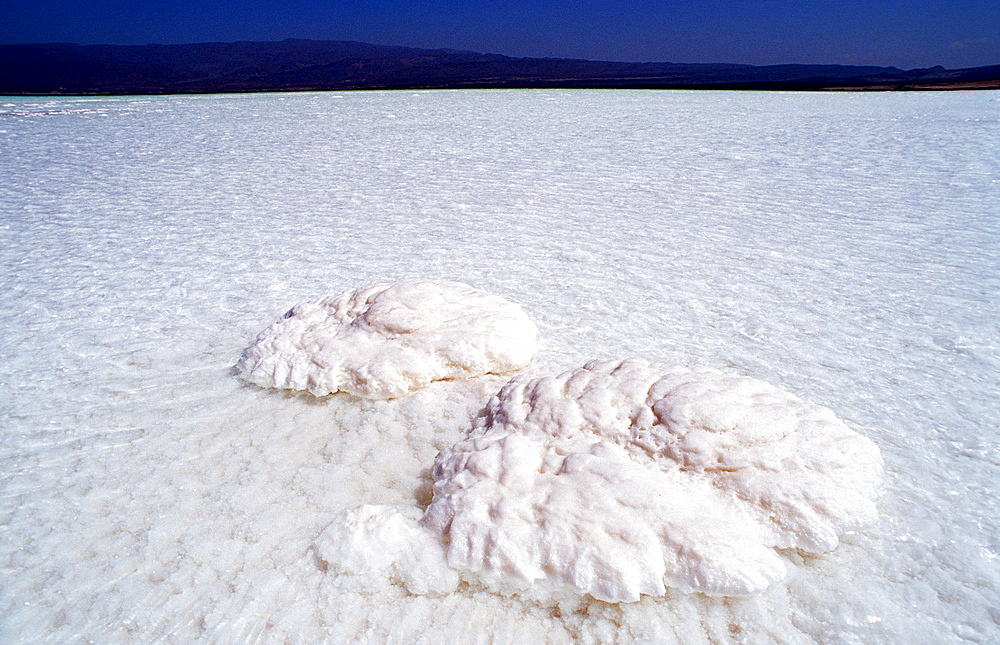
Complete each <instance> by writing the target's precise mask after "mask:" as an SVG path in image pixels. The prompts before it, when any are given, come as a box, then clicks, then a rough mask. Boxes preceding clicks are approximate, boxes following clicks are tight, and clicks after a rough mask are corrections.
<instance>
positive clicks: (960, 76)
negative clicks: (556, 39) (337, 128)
mask: <svg viewBox="0 0 1000 645" xmlns="http://www.w3.org/2000/svg"><path fill="white" fill-rule="evenodd" d="M433 88H712V89H769V90H788V89H794V90H824V89H949V88H959V89H965V88H1000V65H992V66H989V67H973V68H968V69H956V70H947V69H945V68H943V67H931V68H927V69H911V70H901V69H898V68H895V67H872V66H854V65H766V66H756V65H735V64H679V63H616V62H602V61H589V60H577V59H568V58H512V57H509V56H501V55H498V54H478V53H475V52H467V51H456V50H451V49H414V48H410V47H386V46H381V45H369V44H365V43H356V42H341V41H319V40H283V41H281V42H237V43H200V44H193V45H140V46H125V45H72V44H62V43H58V44H44V45H0V94H8V95H17V94H30V95H38V94H180V93H192V92H261V91H293V90H357V89H433Z"/></svg>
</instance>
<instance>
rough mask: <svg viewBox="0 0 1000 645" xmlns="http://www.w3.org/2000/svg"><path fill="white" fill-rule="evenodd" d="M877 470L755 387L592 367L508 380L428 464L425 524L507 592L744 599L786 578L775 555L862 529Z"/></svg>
mask: <svg viewBox="0 0 1000 645" xmlns="http://www.w3.org/2000/svg"><path fill="white" fill-rule="evenodd" d="M881 474H882V460H881V457H880V454H879V451H878V448H877V447H876V446H875V445H874V444H873V443H872V442H871V441H869V440H868V439H866V438H864V437H861V436H860V435H858V434H857V433H855V432H853V431H851V430H850V429H848V428H847V426H846V425H845V424H844V423H843V422H841V421H840V420H839V419H837V417H836V416H835V415H834V414H833V413H832V412H831V411H830V410H828V409H826V408H823V407H819V406H817V405H814V404H811V403H808V402H806V401H803V400H801V399H799V398H797V397H796V396H794V395H792V394H789V393H787V392H784V391H781V390H779V389H777V388H775V387H773V386H771V385H768V384H767V383H764V382H761V381H758V380H755V379H751V378H747V377H741V376H735V375H730V374H727V373H723V372H720V371H716V370H711V369H689V368H685V367H667V366H663V365H657V364H651V363H647V362H644V361H638V360H630V361H625V362H623V363H616V362H600V361H594V362H590V363H588V364H587V365H586V366H585V367H584V368H582V369H578V370H574V371H570V372H566V373H565V374H562V375H560V376H557V377H546V378H537V379H533V380H529V379H527V378H523V377H519V378H515V379H514V380H512V381H511V382H510V383H508V384H507V385H506V386H505V387H504V388H503V389H502V390H501V392H500V393H499V394H498V395H497V396H496V397H494V398H493V400H492V401H491V402H490V405H489V406H488V408H487V410H486V414H485V415H484V416H483V417H482V418H481V420H480V421H479V422H478V423H477V427H476V428H475V429H474V430H473V432H472V433H471V434H470V435H469V436H468V437H467V438H466V439H465V440H463V441H461V442H459V443H457V444H456V445H454V446H453V447H451V448H449V449H446V450H444V451H442V452H441V453H440V454H439V455H438V458H437V460H436V463H435V468H434V477H435V480H436V481H435V484H434V499H433V502H432V503H431V505H430V507H429V508H428V509H427V512H426V515H425V517H424V519H423V524H424V526H425V527H427V528H429V529H431V530H432V531H433V532H435V533H437V534H438V535H439V536H440V538H441V542H442V544H446V545H447V546H446V548H447V561H448V563H449V565H450V566H451V567H452V568H454V569H457V570H459V571H464V572H466V574H465V575H467V574H469V573H471V574H473V575H474V577H477V578H479V579H480V580H482V581H484V582H485V583H486V584H488V585H491V586H497V587H500V588H503V589H508V590H510V589H513V590H515V591H516V590H517V589H518V588H520V589H522V590H528V589H530V588H535V589H536V590H537V588H538V587H539V586H541V587H543V588H548V587H551V588H553V589H558V588H566V587H567V586H569V587H570V588H574V589H575V590H576V591H577V592H580V593H588V594H590V595H592V596H593V597H595V598H597V599H599V600H606V601H609V602H630V601H635V600H638V599H639V596H640V594H649V595H662V594H664V593H665V590H666V588H667V587H674V588H677V589H680V590H682V591H687V592H694V591H697V592H703V593H706V594H711V595H749V594H754V593H758V592H761V591H763V590H764V589H765V588H766V587H768V586H769V585H771V584H773V583H775V582H777V581H779V580H781V579H782V578H783V577H784V576H785V573H786V571H785V560H784V558H783V557H782V556H781V554H780V553H779V552H778V551H777V549H783V548H796V549H800V550H802V551H807V552H823V551H829V550H831V549H834V548H835V547H836V546H837V544H838V535H840V534H843V533H844V532H846V531H849V530H852V529H855V528H858V527H860V526H862V525H864V524H866V523H869V522H871V521H872V520H873V519H874V518H875V515H876V511H875V504H874V498H875V494H876V488H877V486H878V483H879V481H880V479H881Z"/></svg>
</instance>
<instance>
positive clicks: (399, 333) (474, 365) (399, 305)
mask: <svg viewBox="0 0 1000 645" xmlns="http://www.w3.org/2000/svg"><path fill="white" fill-rule="evenodd" d="M536 334H537V332H536V329H535V325H534V323H532V322H531V321H530V320H528V318H527V316H525V314H524V311H522V310H521V307H519V306H518V305H516V304H514V303H511V302H509V301H507V300H504V299H503V298H500V297H498V296H494V295H491V294H488V293H486V292H484V291H480V290H478V289H474V288H472V287H470V286H468V285H465V284H461V283H458V282H432V281H423V282H401V283H398V284H394V285H391V286H390V285H384V284H380V285H375V286H372V287H367V288H365V289H358V290H348V291H345V292H344V293H341V294H340V295H336V296H325V297H322V298H317V299H315V300H310V301H309V302H305V303H302V304H299V305H296V306H295V307H293V308H292V309H291V311H289V312H288V313H286V314H285V315H284V317H282V318H281V319H280V320H278V321H277V322H275V323H274V324H273V325H271V326H270V327H268V328H267V329H265V330H264V331H262V332H261V333H260V335H258V336H257V340H256V341H255V342H254V344H253V345H251V346H250V347H248V348H247V349H246V351H244V352H243V356H242V357H241V358H240V360H239V363H237V366H236V367H237V369H238V371H239V373H240V375H241V376H242V377H243V378H244V379H246V380H247V381H249V382H251V383H255V384H257V385H260V386H263V387H273V388H285V389H290V390H308V391H309V392H311V393H312V394H314V395H316V396H323V395H326V394H332V393H334V392H341V391H343V392H349V393H351V394H354V395H356V396H360V397H364V398H369V399H391V398H395V397H399V396H403V395H405V394H407V393H409V392H411V391H413V390H416V389H418V388H421V387H424V386H426V385H427V384H429V383H430V382H432V381H439V380H445V379H465V378H472V377H476V376H482V375H484V374H504V373H508V372H513V371H515V370H518V369H521V368H523V367H524V366H526V365H527V364H528V363H530V362H531V359H532V358H533V357H534V354H535V348H536V340H535V338H536Z"/></svg>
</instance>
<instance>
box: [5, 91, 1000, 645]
mask: <svg viewBox="0 0 1000 645" xmlns="http://www.w3.org/2000/svg"><path fill="white" fill-rule="evenodd" d="M998 98H1000V97H998V96H997V93H995V92H977V93H920V94H795V93H777V94H760V93H712V92H703V93H689V92H613V91H603V92H602V91H577V92H556V91H496V92H489V91H482V92H480V91H462V92H420V93H411V92H394V93H379V92H371V93H344V94H337V93H326V94H286V95H280V94H271V95H240V96H186V97H156V98H148V97H128V98H87V99H74V98H63V99H36V98H16V99H11V98H0V176H2V177H3V181H2V182H0V218H2V221H0V241H2V243H0V262H2V273H0V280H2V282H0V317H2V326H3V327H2V328H3V332H4V333H3V334H2V336H0V423H2V441H0V482H2V484H0V486H2V493H0V494H2V497H3V504H2V506H0V527H2V530H0V641H2V642H5V643H13V642H58V643H73V642H86V641H87V640H88V639H90V640H93V641H96V642H135V643H140V642H149V641H150V640H153V639H155V638H160V639H161V640H162V641H163V642H177V643H186V642H191V641H192V640H195V639H199V640H201V641H203V642H253V641H262V642H285V641H300V642H319V641H323V640H327V641H329V642H349V641H356V642H370V643H381V642H398V643H410V642H416V641H417V639H419V638H421V637H423V638H424V639H425V642H463V643H465V642H471V643H475V642H497V643H513V642H519V643H521V642H523V643H541V642H550V643H565V642H570V641H574V640H575V641H579V642H594V643H596V642H602V643H608V642H616V641H617V642H633V641H640V642H641V641H647V642H657V643H670V642H681V643H704V642H709V641H712V642H753V643H762V642H787V643H812V642H826V643H833V642H836V643H844V642H847V643H868V642H896V643H959V642H981V643H987V642H996V641H997V640H998V639H1000V626H998V622H1000V612H998V609H997V607H998V597H1000V593H998V581H1000V571H998V568H1000V564H998V560H997V552H998V546H1000V545H998V543H997V541H998V539H1000V538H998V536H1000V531H998V526H997V524H998V522H997V519H996V518H997V516H998V510H1000V508H998V506H1000V504H998V502H997V481H1000V473H998V470H1000V469H998V466H1000V447H998V429H997V428H998V425H1000V423H998V422H1000V405H998V396H997V392H998V381H1000V379H998V373H1000V369H998V368H1000V358H998V349H997V342H998V341H997V339H998V337H1000V334H998V319H1000V316H998V302H1000V293H998V291H1000V289H998V286H1000V285H998V282H1000V262H998V260H1000V257H998V256H1000V231H998V228H1000V224H998V221H1000V217H998V216H1000V155H998V154H997V151H998V150H1000V101H998ZM406 278H426V279H449V280H458V281H461V282H466V283H468V284H471V285H473V286H475V287H478V288H480V289H483V290H485V291H488V292H490V293H495V294H497V295H500V296H502V297H504V298H507V299H509V300H511V301H513V302H516V303H519V304H521V305H523V307H524V309H525V311H526V312H527V313H528V315H529V317H530V318H532V319H533V320H534V321H535V322H536V323H537V324H538V326H539V339H540V342H541V349H540V352H539V357H538V358H537V359H536V361H535V363H534V364H533V365H532V367H531V368H530V371H531V372H532V373H534V374H539V375H541V374H553V373H557V372H560V371H563V370H565V369H570V368H573V367H577V366H579V365H581V364H583V363H584V362H585V361H586V360H589V359H591V358H612V359H620V358H625V357H629V356H635V357H639V358H645V359H648V360H653V361H658V362H663V363H668V364H688V365H704V366H708V367H716V368H734V369H736V370H738V371H739V372H741V373H744V374H747V375H749V376H752V377H754V378H759V379H762V380H765V381H768V382H770V383H773V384H775V385H776V386H778V387H781V388H783V389H786V390H789V391H791V392H794V393H795V394H797V395H799V396H801V397H803V398H806V399H808V400H811V401H814V402H816V403H817V404H820V405H823V406H827V407H830V408H831V409H833V410H834V412H835V413H836V414H837V415H838V416H840V417H841V418H842V419H844V420H845V421H846V422H847V423H848V425H849V426H850V427H851V428H853V429H854V430H856V431H858V432H860V433H862V434H864V435H865V436H867V437H869V438H871V439H872V440H873V441H875V442H876V443H877V444H878V446H879V448H880V449H881V451H882V455H883V457H884V458H885V462H886V488H885V492H884V494H883V496H882V498H881V499H880V501H879V512H880V519H879V521H878V523H877V524H876V525H874V526H873V527H872V528H870V529H867V530H864V531H862V532H858V533H856V534H854V535H850V536H847V539H846V540H845V541H844V543H843V544H842V545H841V546H840V547H839V548H838V549H837V550H836V551H834V552H832V553H829V554H826V555H822V556H797V555H796V554H795V553H791V554H788V555H789V557H790V558H791V559H792V561H793V564H792V565H791V567H790V569H792V570H791V571H790V572H789V576H788V578H787V579H786V580H785V581H784V582H783V583H780V584H778V585H776V586H775V587H772V588H771V589H769V590H768V591H767V592H765V593H764V594H762V595H759V596H755V597H750V598H746V599H725V598H709V597H705V596H702V595H698V594H690V595H684V594H679V593H672V594H668V595H667V596H665V597H663V598H645V599H644V600H642V601H640V602H637V603H632V604H623V605H616V604H605V603H601V602H598V601H595V600H587V599H579V598H577V599H573V598H567V599H562V600H561V601H560V602H558V603H557V602H555V601H546V600H545V599H544V598H540V599H539V598H536V599H526V598H523V597H519V596H512V597H504V596H502V595H498V594H494V593H491V592H489V591H486V590H483V589H477V588H474V587H471V586H460V587H459V589H458V590H457V591H456V592H455V593H452V594H448V595H444V596H433V595H423V596H420V595H409V594H408V592H407V591H406V589H405V587H403V586H401V585H399V584H393V583H392V581H391V580H386V579H382V578H376V577H373V576H365V575H364V574H363V573H362V574H358V575H335V574H334V573H333V572H331V571H324V570H323V563H322V561H321V560H320V559H318V558H317V557H316V556H315V553H314V551H313V550H312V549H311V547H310V545H311V544H312V542H313V541H314V540H315V539H316V537H317V536H318V535H319V534H320V533H321V532H322V530H323V529H324V528H325V527H326V526H327V525H328V524H329V523H330V521H331V519H332V518H333V517H334V516H335V515H336V514H337V513H340V512H342V511H344V510H345V509H348V508H351V507H354V506H358V505H361V504H388V505H394V506H403V507H406V506H412V507H416V508H417V509H418V510H419V508H421V507H422V506H425V505H426V504H427V503H428V502H429V496H430V487H429V482H430V473H429V469H430V467H431V465H432V464H433V460H434V456H435V454H436V452H437V451H438V450H439V449H441V448H443V447H445V446H447V445H450V444H451V443H453V442H455V441H456V440H457V439H458V438H460V437H461V436H462V433H463V431H464V430H465V429H467V428H468V427H469V425H470V420H471V418H472V417H473V416H475V415H476V413H477V412H478V410H479V409H480V408H481V407H482V406H483V404H484V402H485V400H486V398H487V397H488V396H489V395H490V394H491V393H492V392H493V391H495V390H496V389H498V388H499V385H500V383H502V381H503V379H499V378H497V379H492V378H491V379H485V380H481V381H470V382H467V383H438V384H434V385H432V386H430V387H429V388H427V389H426V390H422V391H420V392H418V393H416V394H414V395H413V396H411V397H407V398H404V399H399V400H393V401H375V402H372V401H362V400H358V399H355V398H351V397H349V396H346V395H334V396H329V397H324V398H321V399H315V398H312V397H310V396H308V395H295V394H287V393H281V392H273V391H267V390H264V389H261V388H257V387H254V386H249V385H245V384H243V383H242V382H241V381H240V380H239V379H238V378H236V376H235V374H234V371H233V365H234V363H235V362H236V360H237V359H238V358H239V355H240V352H241V351H242V349H243V348H244V347H246V346H247V345H248V344H249V343H250V342H251V341H252V339H253V337H254V335H255V334H256V333H257V332H258V331H259V330H260V329H262V328H263V327H265V326H266V325H268V324H270V322H271V321H273V320H274V319H275V318H276V317H278V316H280V315H281V314H282V313H283V312H284V311H286V310H287V309H288V308H289V307H290V306H292V305H294V304H295V303H297V302H302V301H303V300H307V299H309V298H312V297H315V296H318V295H322V294H324V293H332V292H337V291H338V290H344V289H348V288H355V287H358V286H362V285H366V284H373V283H377V282H394V281H397V280H400V279H406Z"/></svg>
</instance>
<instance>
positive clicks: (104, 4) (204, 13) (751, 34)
mask: <svg viewBox="0 0 1000 645" xmlns="http://www.w3.org/2000/svg"><path fill="white" fill-rule="evenodd" d="M284 38H315V39H323V40H358V41H363V42H370V43H377V44H385V45H406V46H412V47H428V48H439V47H450V48H453V49H468V50H473V51H479V52H490V53H499V54H507V55H509V56H555V57H571V58H589V59H595V60H625V61H670V62H734V63H750V64H773V63H853V64H875V65H894V66H897V67H902V68H907V69H908V68H913V67H928V66H932V65H944V66H945V67H948V68H957V67H972V66H978V65H995V64H1000V1H998V0H989V1H987V0H954V1H950V2H949V1H947V0H909V1H902V0H841V1H839V2H836V1H830V2H812V1H809V0H803V1H799V2H794V1H792V0H724V1H720V2H713V1H711V0H703V1H701V2H688V1H681V0H661V1H646V2H628V1H627V0H621V1H618V2H614V1H612V0H552V1H549V2H543V1H536V2H529V1H526V0H507V1H505V2H504V1H500V0H481V1H477V2H470V1H463V0H412V1H410V2H402V1H398V0H367V1H365V0H343V1H331V0H285V1H279V0H243V1H238V0H202V1H200V2H199V1H195V0H91V1H86V0H0V43H26V42H75V43H81V44H94V43H106V44H147V43H190V42H206V41H223V42H231V41H236V40H281V39H284Z"/></svg>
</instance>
